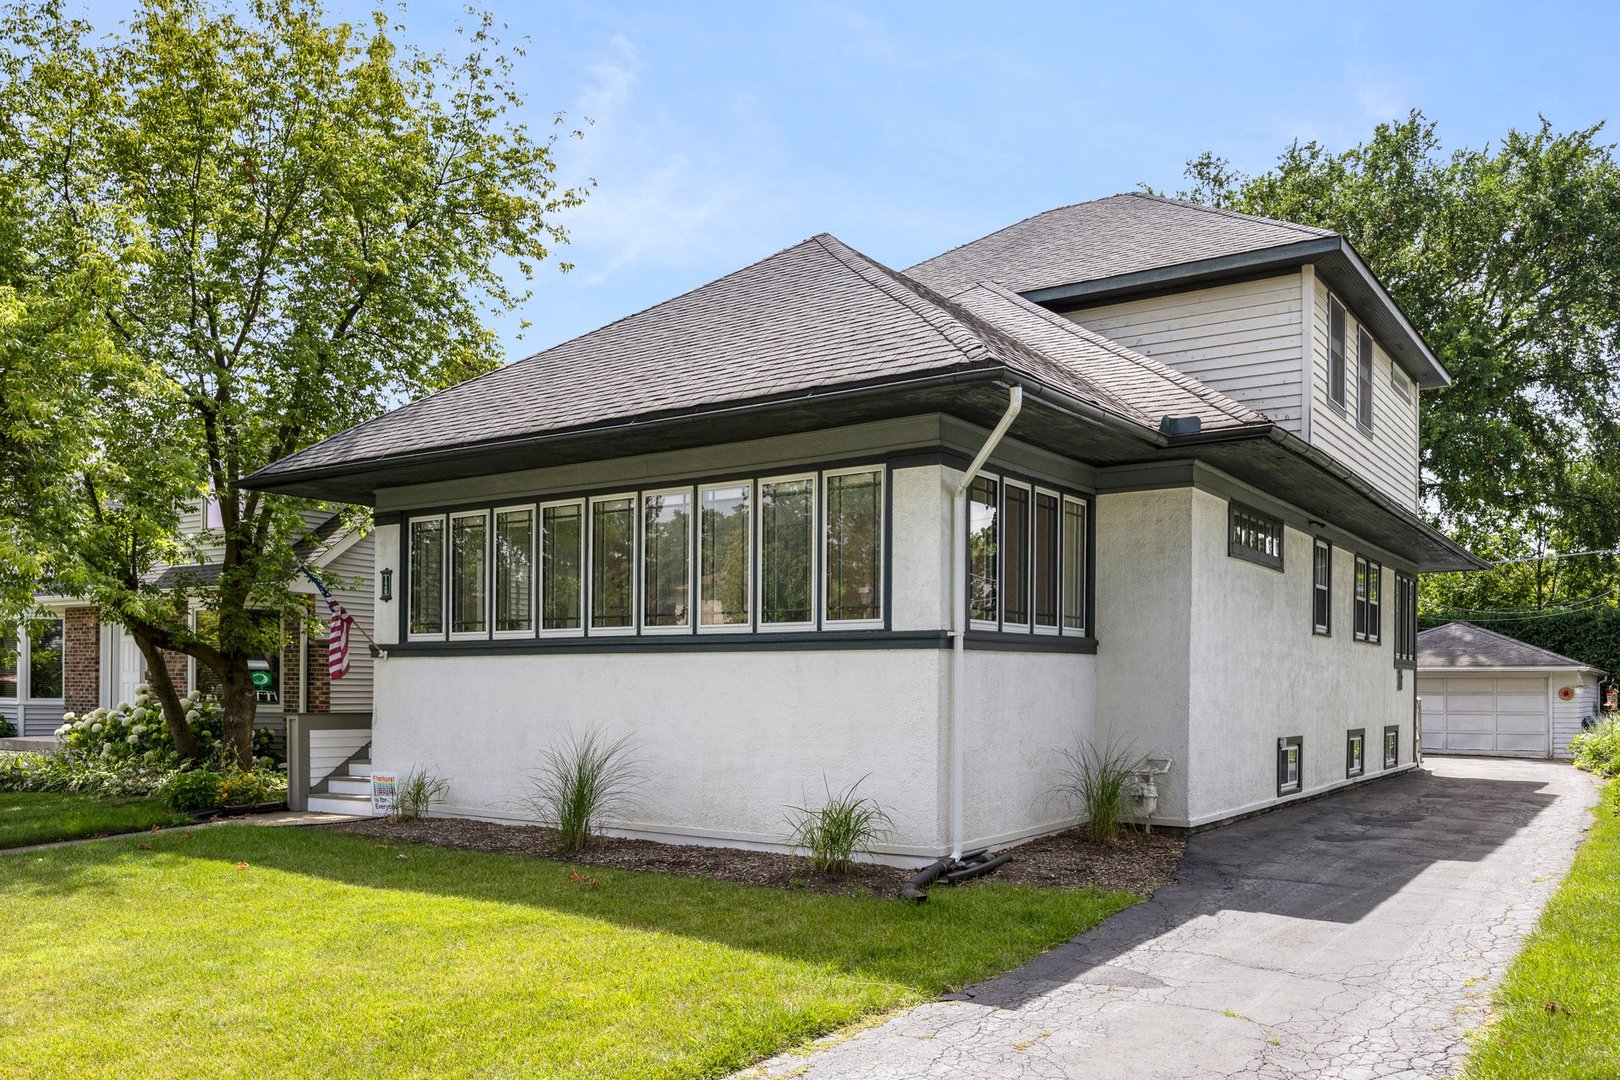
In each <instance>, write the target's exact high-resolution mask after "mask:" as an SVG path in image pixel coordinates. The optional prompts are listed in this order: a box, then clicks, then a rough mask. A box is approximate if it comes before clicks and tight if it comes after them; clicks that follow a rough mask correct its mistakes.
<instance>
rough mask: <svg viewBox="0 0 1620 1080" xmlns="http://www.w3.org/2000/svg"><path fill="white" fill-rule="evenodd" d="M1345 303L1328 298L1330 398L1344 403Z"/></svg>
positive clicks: (1341, 403) (1328, 389) (1337, 402)
mask: <svg viewBox="0 0 1620 1080" xmlns="http://www.w3.org/2000/svg"><path fill="white" fill-rule="evenodd" d="M1344 353H1345V343H1344V305H1343V304H1341V303H1339V301H1338V300H1336V299H1334V298H1332V297H1329V298H1328V388H1327V395H1328V400H1329V401H1332V402H1334V403H1335V404H1338V405H1343V404H1344V383H1345V377H1344Z"/></svg>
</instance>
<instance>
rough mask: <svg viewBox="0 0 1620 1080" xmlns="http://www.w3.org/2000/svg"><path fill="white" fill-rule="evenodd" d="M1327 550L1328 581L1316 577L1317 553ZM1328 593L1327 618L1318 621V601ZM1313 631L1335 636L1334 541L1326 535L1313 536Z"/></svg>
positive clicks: (1321, 635)
mask: <svg viewBox="0 0 1620 1080" xmlns="http://www.w3.org/2000/svg"><path fill="white" fill-rule="evenodd" d="M1324 549H1325V550H1326V551H1327V581H1325V582H1323V581H1318V580H1317V577H1316V554H1317V552H1319V551H1322V550H1324ZM1323 593H1326V594H1327V606H1326V608H1325V611H1326V614H1327V620H1326V621H1325V622H1318V621H1317V619H1316V601H1317V597H1318V596H1320V595H1321V594H1323ZM1311 633H1312V634H1313V635H1314V636H1317V637H1332V636H1333V542H1332V541H1331V540H1328V539H1327V538H1326V537H1322V536H1313V537H1312V538H1311Z"/></svg>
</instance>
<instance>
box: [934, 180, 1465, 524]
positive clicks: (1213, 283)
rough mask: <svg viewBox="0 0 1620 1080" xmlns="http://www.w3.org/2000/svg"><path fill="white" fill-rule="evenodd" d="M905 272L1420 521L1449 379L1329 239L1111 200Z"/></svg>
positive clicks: (1278, 225) (1151, 201)
mask: <svg viewBox="0 0 1620 1080" xmlns="http://www.w3.org/2000/svg"><path fill="white" fill-rule="evenodd" d="M907 273H908V274H909V275H910V276H911V277H913V278H916V279H917V280H919V281H921V282H923V283H924V284H926V285H928V286H929V287H931V288H933V289H935V290H936V291H938V292H941V293H944V294H946V295H951V294H954V293H956V292H958V291H959V290H961V289H963V288H966V287H968V286H969V285H971V284H972V283H973V282H976V281H981V280H992V281H996V282H998V283H999V284H1001V285H1004V286H1005V287H1007V288H1009V289H1011V290H1013V291H1015V292H1018V293H1020V294H1022V295H1023V296H1024V297H1026V298H1027V299H1029V300H1032V301H1034V302H1036V303H1038V304H1041V305H1042V306H1044V307H1047V308H1049V309H1051V310H1053V311H1057V312H1061V313H1062V314H1063V315H1065V316H1066V317H1067V318H1070V319H1072V320H1074V321H1075V322H1077V323H1080V324H1081V325H1083V326H1085V327H1086V328H1087V329H1089V330H1092V331H1094V332H1096V333H1098V334H1101V335H1103V336H1104V337H1107V338H1109V339H1111V340H1113V341H1115V342H1118V343H1119V344H1121V345H1125V346H1127V347H1129V348H1131V349H1134V350H1136V351H1137V352H1141V353H1144V354H1146V355H1148V356H1151V357H1153V358H1154V359H1156V360H1159V361H1161V362H1163V363H1165V364H1168V365H1169V366H1171V367H1173V368H1176V369H1177V370H1179V371H1182V372H1184V373H1185V374H1187V375H1190V376H1192V377H1193V378H1196V379H1197V380H1199V381H1200V382H1202V383H1204V384H1205V385H1207V386H1209V387H1211V388H1213V389H1215V390H1219V391H1221V392H1222V393H1224V394H1226V395H1227V396H1228V397H1231V398H1233V399H1235V400H1237V401H1239V402H1241V403H1242V404H1244V405H1247V406H1249V407H1250V408H1252V409H1254V410H1256V411H1257V412H1260V413H1262V414H1264V415H1265V416H1266V417H1267V418H1268V419H1270V420H1271V421H1272V422H1273V423H1275V424H1276V425H1277V427H1278V428H1280V429H1281V430H1283V431H1285V432H1287V433H1289V434H1290V435H1292V436H1295V437H1298V438H1299V439H1301V440H1303V441H1305V442H1307V443H1309V444H1310V445H1312V446H1313V447H1315V448H1317V449H1319V450H1321V451H1323V452H1325V453H1327V454H1328V455H1330V456H1331V457H1333V458H1334V459H1335V460H1337V461H1338V462H1340V463H1341V464H1342V465H1344V466H1346V467H1347V468H1349V469H1350V470H1351V471H1352V472H1353V473H1354V474H1355V475H1357V476H1359V477H1360V478H1361V479H1362V480H1364V481H1366V482H1367V483H1368V484H1369V485H1371V486H1372V488H1374V489H1375V490H1376V491H1377V492H1379V493H1380V494H1382V495H1384V496H1385V497H1387V498H1388V499H1390V500H1391V501H1393V502H1394V503H1396V504H1397V505H1399V506H1401V507H1402V508H1404V509H1407V510H1411V511H1415V510H1417V508H1418V503H1419V463H1420V448H1419V441H1418V430H1419V410H1418V393H1419V392H1420V391H1421V390H1423V389H1427V388H1434V387H1441V386H1445V385H1447V384H1448V383H1449V382H1450V376H1449V375H1448V374H1447V372H1446V370H1445V368H1444V366H1443V365H1442V364H1441V363H1440V361H1439V360H1438V359H1437V358H1436V357H1435V356H1434V354H1433V353H1432V352H1431V351H1430V350H1429V348H1428V346H1427V345H1425V344H1424V342H1423V340H1422V338H1421V337H1420V336H1419V334H1418V333H1417V331H1416V330H1415V329H1414V328H1413V327H1412V325H1411V324H1410V322H1408V320H1407V319H1406V317H1405V315H1403V314H1402V313H1401V311H1400V308H1399V306H1398V305H1397V304H1396V303H1395V301H1394V300H1393V299H1392V298H1391V297H1390V296H1389V294H1388V293H1387V292H1386V291H1385V289H1384V288H1383V286H1382V285H1381V284H1380V283H1379V282H1378V280H1377V279H1376V278H1375V277H1374V276H1373V275H1372V273H1371V271H1369V270H1368V269H1367V267H1366V265H1365V263H1363V262H1362V260H1361V258H1360V256H1358V255H1357V254H1356V252H1355V250H1354V249H1353V248H1352V247H1351V246H1350V245H1349V243H1348V242H1346V241H1345V240H1344V239H1343V238H1342V237H1340V236H1338V235H1337V234H1335V233H1331V232H1328V231H1326V230H1323V229H1317V228H1312V227H1309V226H1304V225H1296V224H1293V223H1289V222H1282V221H1273V220H1270V219H1266V218H1256V217H1251V216H1248V215H1244V214H1236V213H1232V212H1230V211H1225V210H1218V209H1214V208H1211V207H1207V206H1201V205H1197V204H1194V203H1186V202H1179V201H1175V200H1171V199H1163V198H1159V197H1156V196H1150V195H1145V194H1127V195H1116V196H1112V197H1110V198H1106V199H1098V200H1095V201H1093V202H1088V203H1080V204H1077V205H1075V206H1068V207H1063V208H1060V209H1057V210H1051V211H1047V212H1046V213H1044V214H1038V215H1036V216H1035V217H1032V218H1028V219H1026V220H1024V221H1021V222H1019V223H1017V224H1016V225H1012V226H1009V227H1008V228H1006V229H1002V230H1000V231H999V232H995V233H992V234H990V235H989V236H986V237H983V238H981V239H979V240H975V241H972V242H971V243H968V244H964V245H963V246H961V247H958V248H955V249H953V250H951V251H948V252H946V253H944V254H943V255H939V256H937V257H935V258H933V259H929V260H928V261H926V262H923V263H920V264H918V265H917V266H914V267H912V268H911V269H910V270H908V271H907Z"/></svg>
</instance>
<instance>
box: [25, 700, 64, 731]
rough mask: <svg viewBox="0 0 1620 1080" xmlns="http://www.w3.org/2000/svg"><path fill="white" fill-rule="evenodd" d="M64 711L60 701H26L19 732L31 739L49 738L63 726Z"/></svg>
mask: <svg viewBox="0 0 1620 1080" xmlns="http://www.w3.org/2000/svg"><path fill="white" fill-rule="evenodd" d="M63 711H64V710H63V708H62V703H61V702H60V701H25V702H23V722H22V723H21V724H18V725H17V727H18V729H19V733H20V734H21V735H23V736H24V737H25V738H30V739H35V738H49V737H50V736H52V735H55V734H56V729H57V728H59V727H61V726H62V713H63Z"/></svg>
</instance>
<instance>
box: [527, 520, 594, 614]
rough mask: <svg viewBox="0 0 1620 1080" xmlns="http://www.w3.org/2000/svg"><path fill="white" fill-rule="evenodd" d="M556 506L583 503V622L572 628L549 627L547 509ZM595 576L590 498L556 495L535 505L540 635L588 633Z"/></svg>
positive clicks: (580, 570)
mask: <svg viewBox="0 0 1620 1080" xmlns="http://www.w3.org/2000/svg"><path fill="white" fill-rule="evenodd" d="M555 506H577V507H579V590H578V593H579V595H578V596H577V597H576V599H577V600H578V601H579V625H578V626H576V627H574V628H572V629H569V628H567V627H563V628H560V629H552V630H547V629H546V614H545V612H546V575H545V564H544V561H543V553H544V552H545V544H546V539H545V537H546V511H547V510H548V509H550V508H551V507H555ZM590 576H591V508H590V500H588V499H553V500H551V501H550V502H543V503H539V504H537V505H536V506H535V530H534V593H535V606H534V629H535V633H536V635H537V636H539V637H543V638H577V637H584V636H585V628H586V627H587V626H588V625H589V624H590V621H591V609H590V608H589V606H587V605H588V604H589V600H588V599H587V597H588V594H589V591H590Z"/></svg>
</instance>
